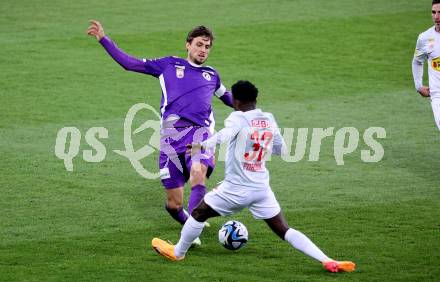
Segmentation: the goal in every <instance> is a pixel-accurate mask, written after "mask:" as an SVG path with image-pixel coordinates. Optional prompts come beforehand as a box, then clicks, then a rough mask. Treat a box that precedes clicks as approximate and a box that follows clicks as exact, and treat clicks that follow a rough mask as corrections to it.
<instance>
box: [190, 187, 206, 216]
mask: <svg viewBox="0 0 440 282" xmlns="http://www.w3.org/2000/svg"><path fill="white" fill-rule="evenodd" d="M205 194H206V187H205V185H196V186H193V187H192V188H191V194H189V201H188V211H189V214H191V213H192V211H193V210H194V208H195V207H197V205H198V204H199V203H200V201H201V200H202V199H203V197H204V196H205Z"/></svg>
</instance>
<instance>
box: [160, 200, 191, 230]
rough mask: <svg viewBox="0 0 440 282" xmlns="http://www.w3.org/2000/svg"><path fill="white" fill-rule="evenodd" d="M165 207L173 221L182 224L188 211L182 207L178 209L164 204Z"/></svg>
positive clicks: (186, 217)
mask: <svg viewBox="0 0 440 282" xmlns="http://www.w3.org/2000/svg"><path fill="white" fill-rule="evenodd" d="M165 209H166V210H167V212H168V213H169V214H170V215H171V217H172V218H174V220H175V221H177V222H178V223H180V224H182V225H184V224H185V221H186V220H187V219H188V213H187V212H186V211H185V210H184V209H183V208H180V210H176V209H170V208H169V207H168V206H167V205H166V204H165Z"/></svg>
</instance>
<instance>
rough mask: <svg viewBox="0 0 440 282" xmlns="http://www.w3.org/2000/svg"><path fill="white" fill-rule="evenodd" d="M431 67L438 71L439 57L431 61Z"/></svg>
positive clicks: (439, 68)
mask: <svg viewBox="0 0 440 282" xmlns="http://www.w3.org/2000/svg"><path fill="white" fill-rule="evenodd" d="M431 67H432V68H433V69H435V70H436V71H440V57H437V58H434V59H432V61H431Z"/></svg>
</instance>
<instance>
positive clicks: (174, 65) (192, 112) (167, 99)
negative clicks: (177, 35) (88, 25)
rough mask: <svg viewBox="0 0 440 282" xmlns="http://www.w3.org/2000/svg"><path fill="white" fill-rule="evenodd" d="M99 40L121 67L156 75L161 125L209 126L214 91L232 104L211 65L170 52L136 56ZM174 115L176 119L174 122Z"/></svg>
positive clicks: (212, 120) (211, 123)
mask: <svg viewBox="0 0 440 282" xmlns="http://www.w3.org/2000/svg"><path fill="white" fill-rule="evenodd" d="M100 43H101V44H102V46H103V47H104V48H105V49H106V51H107V52H108V53H109V54H110V56H112V57H113V59H115V60H116V61H117V62H118V63H119V64H120V65H121V66H122V67H124V69H126V70H130V71H135V72H140V73H145V74H149V75H152V76H154V77H157V78H158V79H159V82H160V86H161V88H162V99H161V105H160V110H161V114H162V126H163V127H172V126H174V127H184V126H201V127H211V128H213V127H214V115H213V113H212V109H211V101H212V96H214V95H215V96H217V97H218V98H220V99H221V100H222V101H223V103H225V104H226V105H228V106H232V98H231V93H230V92H229V91H226V88H225V87H224V86H223V84H222V83H221V80H220V77H219V74H218V73H217V71H216V70H215V69H213V68H212V67H209V66H199V65H196V64H192V63H190V62H188V61H187V60H185V59H182V58H178V57H172V56H170V57H163V58H159V59H143V60H140V59H137V58H134V57H132V56H130V55H127V54H125V53H124V52H123V51H122V50H121V49H119V48H118V47H117V46H116V44H115V43H114V42H113V41H111V40H110V38H108V37H104V38H102V39H101V41H100ZM177 118H179V120H178V121H177V122H176V120H177ZM163 121H166V123H164V122H163Z"/></svg>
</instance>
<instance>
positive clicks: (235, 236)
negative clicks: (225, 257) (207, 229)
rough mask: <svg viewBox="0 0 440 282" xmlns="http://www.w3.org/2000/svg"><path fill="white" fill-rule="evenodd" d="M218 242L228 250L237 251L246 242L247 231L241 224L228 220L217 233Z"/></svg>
mask: <svg viewBox="0 0 440 282" xmlns="http://www.w3.org/2000/svg"><path fill="white" fill-rule="evenodd" d="M218 240H219V242H220V244H222V245H223V247H225V248H226V249H228V250H233V251H235V250H238V249H240V248H241V247H243V246H244V245H246V242H247V241H248V231H247V228H246V226H244V224H243V223H241V222H239V221H236V220H230V221H228V222H226V223H225V224H224V225H223V226H222V228H220V230H219V231H218Z"/></svg>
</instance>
